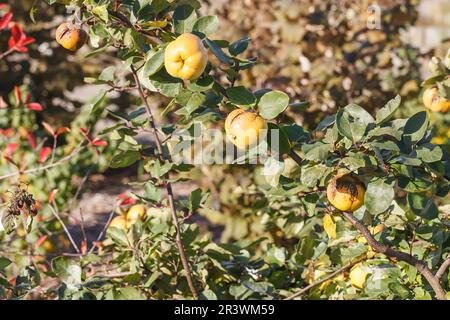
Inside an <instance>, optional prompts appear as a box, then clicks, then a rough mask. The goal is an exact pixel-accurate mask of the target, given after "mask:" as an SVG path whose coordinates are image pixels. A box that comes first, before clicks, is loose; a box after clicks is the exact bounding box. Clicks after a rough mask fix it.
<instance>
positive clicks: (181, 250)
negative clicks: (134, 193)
mask: <svg viewBox="0 0 450 320" xmlns="http://www.w3.org/2000/svg"><path fill="white" fill-rule="evenodd" d="M131 71H132V72H133V77H134V81H135V82H136V85H137V88H138V91H139V95H140V97H141V100H142V101H143V102H144V105H145V110H146V112H147V116H148V119H149V124H150V128H151V131H152V133H153V136H154V137H155V142H156V148H157V149H158V153H159V158H160V160H161V161H162V162H164V161H171V159H170V155H169V156H168V157H167V159H165V158H164V153H163V147H162V143H161V140H160V138H159V135H158V131H157V129H156V125H155V120H154V117H153V113H152V110H151V109H150V105H149V104H148V101H147V99H146V97H145V95H144V91H143V89H142V85H141V82H140V81H139V77H138V75H137V72H136V69H135V68H134V66H133V65H131ZM168 178H169V173H166V174H165V179H168ZM165 187H166V190H167V198H168V200H169V206H170V210H171V212H172V220H173V224H174V226H175V229H176V238H175V242H176V244H177V247H178V253H179V254H180V259H181V263H182V264H183V268H184V271H185V274H186V280H187V283H188V285H189V289H190V291H191V293H192V295H193V296H194V298H195V299H198V293H197V290H196V288H195V285H194V281H193V280H192V272H191V267H190V266H189V262H188V259H187V257H186V252H185V250H184V246H183V242H182V239H181V231H180V224H179V222H178V217H177V211H176V209H175V201H174V195H173V189H172V184H171V183H170V182H167V184H166V186H165Z"/></svg>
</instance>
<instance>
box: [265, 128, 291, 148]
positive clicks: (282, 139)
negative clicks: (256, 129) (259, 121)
mask: <svg viewBox="0 0 450 320" xmlns="http://www.w3.org/2000/svg"><path fill="white" fill-rule="evenodd" d="M267 128H268V132H267V135H268V137H267V143H268V145H269V149H270V152H271V153H272V154H273V155H283V154H287V153H289V152H290V151H291V143H290V142H289V137H288V135H287V134H286V132H285V131H284V130H283V129H282V128H281V127H279V126H278V125H276V124H274V123H268V125H267Z"/></svg>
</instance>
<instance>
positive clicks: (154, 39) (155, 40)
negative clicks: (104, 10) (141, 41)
mask: <svg viewBox="0 0 450 320" xmlns="http://www.w3.org/2000/svg"><path fill="white" fill-rule="evenodd" d="M108 13H109V14H110V15H111V16H113V17H114V18H116V19H118V20H120V21H121V22H122V23H123V24H124V25H125V26H126V27H128V28H131V29H133V30H134V31H136V32H139V33H141V34H143V35H144V36H145V37H146V38H148V39H149V40H150V41H151V42H153V44H157V45H159V44H161V43H162V41H161V40H160V39H159V38H158V37H155V36H154V35H153V34H152V33H151V32H148V31H145V30H143V29H142V28H140V27H139V26H137V25H134V24H133V23H131V21H130V20H129V19H128V18H127V17H126V16H124V15H123V14H121V13H120V12H117V11H113V10H108Z"/></svg>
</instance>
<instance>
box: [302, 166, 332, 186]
mask: <svg viewBox="0 0 450 320" xmlns="http://www.w3.org/2000/svg"><path fill="white" fill-rule="evenodd" d="M327 171H329V170H328V168H327V167H325V166H323V165H316V166H313V167H306V168H302V172H301V177H300V181H301V182H302V184H304V185H305V186H307V187H310V188H312V187H315V186H317V185H318V183H319V181H320V180H321V179H322V177H323V176H325V175H326V173H327Z"/></svg>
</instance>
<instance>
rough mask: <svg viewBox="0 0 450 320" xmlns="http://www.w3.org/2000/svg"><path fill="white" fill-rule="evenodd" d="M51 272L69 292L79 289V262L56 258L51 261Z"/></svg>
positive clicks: (80, 282)
mask: <svg viewBox="0 0 450 320" xmlns="http://www.w3.org/2000/svg"><path fill="white" fill-rule="evenodd" d="M52 270H53V272H54V273H55V274H56V275H57V276H58V278H60V279H61V280H62V281H63V282H64V283H65V284H66V286H67V288H69V289H70V290H77V289H78V288H80V286H81V284H82V281H81V266H80V263H79V262H76V261H75V260H74V259H69V258H66V257H57V258H55V259H53V260H52Z"/></svg>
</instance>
